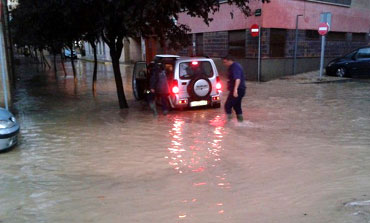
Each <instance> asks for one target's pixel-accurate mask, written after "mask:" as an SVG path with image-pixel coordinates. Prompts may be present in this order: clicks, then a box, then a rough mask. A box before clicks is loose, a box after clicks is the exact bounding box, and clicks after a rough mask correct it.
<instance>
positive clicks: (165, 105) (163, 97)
mask: <svg viewBox="0 0 370 223" xmlns="http://www.w3.org/2000/svg"><path fill="white" fill-rule="evenodd" d="M160 97H161V103H162V110H163V111H166V112H168V94H160Z"/></svg>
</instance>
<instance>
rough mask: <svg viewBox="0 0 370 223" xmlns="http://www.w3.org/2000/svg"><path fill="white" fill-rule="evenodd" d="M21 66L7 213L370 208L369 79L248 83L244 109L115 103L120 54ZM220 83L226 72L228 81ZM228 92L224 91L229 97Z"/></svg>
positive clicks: (203, 214)
mask: <svg viewBox="0 0 370 223" xmlns="http://www.w3.org/2000/svg"><path fill="white" fill-rule="evenodd" d="M66 65H67V70H68V72H69V75H68V76H67V77H66V78H65V77H64V73H63V72H62V69H61V68H58V69H59V70H60V71H59V72H58V75H57V78H56V77H55V75H54V73H53V70H47V71H46V72H45V71H42V70H41V69H39V71H37V66H36V65H34V64H30V63H29V62H28V63H25V62H24V61H22V64H21V65H20V66H18V67H17V70H18V72H19V78H20V80H19V82H18V83H17V89H16V91H15V104H14V109H15V112H14V113H15V114H16V117H17V119H18V121H19V122H20V125H21V132H20V140H19V144H18V146H17V147H15V148H14V149H13V150H11V151H9V152H7V153H3V154H0V222H1V223H8V222H9V223H18V222H30V223H43V222H45V223H46V222H94V223H95V222H104V223H118V222H127V223H131V222H140V223H141V222H143V223H144V222H145V223H146V222H153V223H164V222H191V223H205V222H207V223H208V222H227V223H245V222H251V223H266V222H269V223H271V222H289V223H297V222H307V223H312V222H325V223H326V222H361V223H362V222H370V112H369V111H370V82H369V81H368V80H367V81H366V80H361V81H351V82H333V83H325V84H301V83H298V82H295V81H291V80H276V81H271V82H267V83H261V84H258V83H248V84H247V85H248V90H247V96H246V98H244V101H243V109H244V118H245V122H244V123H241V124H240V123H237V122H236V120H235V117H234V120H233V121H232V122H229V123H228V122H226V116H225V115H224V112H223V109H198V110H190V111H172V112H170V114H169V115H168V116H162V115H160V116H159V117H158V118H154V117H153V115H152V114H151V112H150V111H149V109H148V107H147V106H146V104H145V103H143V102H137V101H134V99H133V96H132V90H131V73H132V66H127V65H122V66H121V70H122V76H123V80H124V83H125V84H124V85H125V93H126V97H127V99H128V100H129V106H130V108H129V109H123V110H120V109H119V107H118V101H117V94H116V88H115V82H114V76H113V72H112V68H111V65H104V64H99V73H98V82H97V95H96V97H94V96H93V94H92V90H91V85H92V83H91V82H92V76H91V73H92V67H93V66H92V63H88V62H81V61H79V62H78V64H77V71H78V81H77V83H76V84H75V83H74V80H73V76H72V72H71V68H70V67H68V66H70V64H69V63H67V64H66ZM224 85H225V84H224ZM225 96H226V94H224V96H223V100H225V99H226V97H225Z"/></svg>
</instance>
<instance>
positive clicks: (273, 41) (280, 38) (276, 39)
mask: <svg viewBox="0 0 370 223" xmlns="http://www.w3.org/2000/svg"><path fill="white" fill-rule="evenodd" d="M285 42H286V29H271V32H270V56H271V57H284V56H285Z"/></svg>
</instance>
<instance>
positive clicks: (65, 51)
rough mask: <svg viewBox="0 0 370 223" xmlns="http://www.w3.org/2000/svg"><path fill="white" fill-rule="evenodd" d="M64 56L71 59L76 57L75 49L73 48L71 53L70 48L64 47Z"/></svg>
mask: <svg viewBox="0 0 370 223" xmlns="http://www.w3.org/2000/svg"><path fill="white" fill-rule="evenodd" d="M64 56H65V57H67V58H73V59H76V58H77V54H76V51H74V50H73V51H72V53H71V50H70V49H64Z"/></svg>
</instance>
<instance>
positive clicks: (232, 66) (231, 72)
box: [222, 56, 246, 122]
mask: <svg viewBox="0 0 370 223" xmlns="http://www.w3.org/2000/svg"><path fill="white" fill-rule="evenodd" d="M222 62H223V64H224V65H225V66H226V67H227V68H228V82H227V89H228V90H229V96H228V97H227V100H226V103H225V112H226V115H227V119H228V120H229V121H230V120H231V119H232V109H234V111H235V113H236V118H237V120H238V121H239V122H243V111H242V99H243V97H244V95H245V90H246V84H245V76H244V71H243V68H242V66H241V65H240V64H239V63H237V62H235V61H234V60H233V59H232V58H231V57H229V56H226V57H223V58H222Z"/></svg>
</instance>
